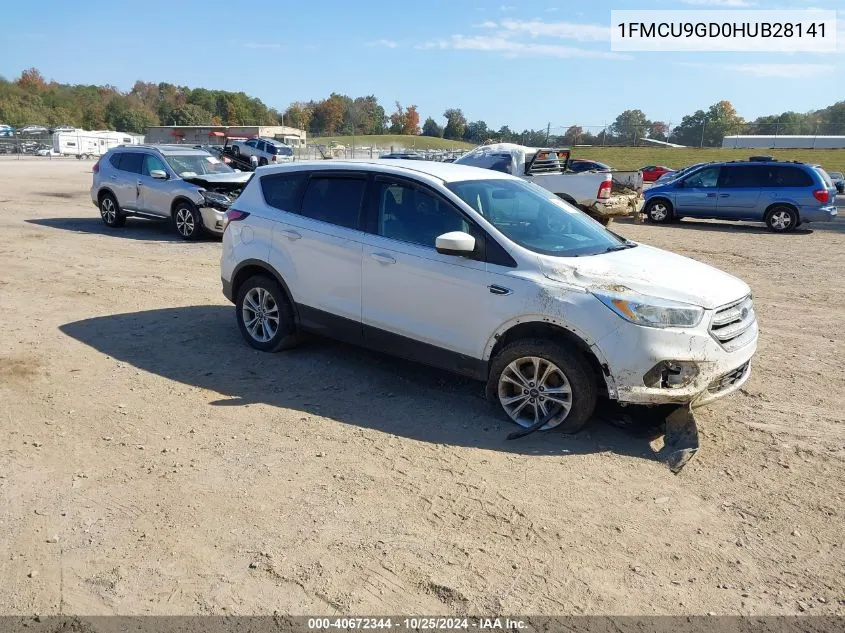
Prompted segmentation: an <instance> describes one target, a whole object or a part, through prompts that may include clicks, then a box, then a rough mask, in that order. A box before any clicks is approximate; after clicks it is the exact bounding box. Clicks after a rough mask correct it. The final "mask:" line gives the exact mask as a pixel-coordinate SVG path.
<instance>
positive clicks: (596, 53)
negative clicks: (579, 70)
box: [417, 35, 630, 59]
mask: <svg viewBox="0 0 845 633" xmlns="http://www.w3.org/2000/svg"><path fill="white" fill-rule="evenodd" d="M417 48H419V49H432V48H439V49H452V50H472V51H482V52H488V53H502V54H504V55H505V56H507V57H521V56H534V57H556V58H559V59H565V58H574V57H579V58H587V59H590V58H592V59H630V57H629V56H628V55H622V54H620V53H613V52H610V51H602V50H590V49H587V48H578V47H575V46H562V45H560V44H537V43H534V42H518V41H515V40H513V39H510V38H509V37H502V36H500V35H473V36H466V35H453V36H452V37H451V38H449V39H445V40H435V41H429V42H424V43H422V44H420V45H418V46H417Z"/></svg>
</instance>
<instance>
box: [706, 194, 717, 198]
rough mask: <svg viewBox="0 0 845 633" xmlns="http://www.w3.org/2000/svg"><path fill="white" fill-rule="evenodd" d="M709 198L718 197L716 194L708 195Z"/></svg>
mask: <svg viewBox="0 0 845 633" xmlns="http://www.w3.org/2000/svg"><path fill="white" fill-rule="evenodd" d="M707 197H708V198H715V197H716V194H715V193H708V194H707Z"/></svg>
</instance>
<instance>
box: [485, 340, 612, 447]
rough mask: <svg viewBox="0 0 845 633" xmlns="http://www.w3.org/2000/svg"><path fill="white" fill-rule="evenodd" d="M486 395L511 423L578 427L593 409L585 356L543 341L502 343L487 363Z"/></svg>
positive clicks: (593, 389)
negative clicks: (488, 371) (502, 346)
mask: <svg viewBox="0 0 845 633" xmlns="http://www.w3.org/2000/svg"><path fill="white" fill-rule="evenodd" d="M486 391H487V399H488V400H489V401H490V402H491V403H493V404H494V406H497V407H498V408H501V410H502V411H503V412H504V413H505V415H507V416H508V418H509V419H510V420H511V421H512V422H516V423H517V424H519V425H520V426H522V427H524V428H527V427H531V426H534V425H535V424H537V423H538V422H540V420H544V419H547V420H548V422H546V424H545V425H543V426H542V427H540V428H541V430H548V429H552V428H555V427H558V428H560V429H561V430H562V431H563V432H564V433H577V432H578V431H580V430H581V429H582V428H583V427H584V425H585V424H586V423H587V420H589V419H590V416H591V415H592V414H593V411H594V410H595V408H596V398H597V389H596V383H595V381H594V380H593V379H592V378H591V372H590V368H589V366H588V365H587V362H586V360H585V359H584V358H583V356H582V355H581V354H580V353H578V352H576V351H574V350H571V349H569V348H567V347H564V346H562V345H559V344H557V343H553V342H550V341H547V340H541V339H526V340H521V341H515V342H513V343H510V344H509V345H507V346H505V347H504V348H503V349H502V351H500V352H499V353H498V354H497V355H496V357H495V358H494V359H493V363H492V365H491V367H490V376H489V378H488V381H487V390H486Z"/></svg>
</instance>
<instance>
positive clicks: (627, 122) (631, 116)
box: [610, 110, 650, 145]
mask: <svg viewBox="0 0 845 633" xmlns="http://www.w3.org/2000/svg"><path fill="white" fill-rule="evenodd" d="M649 125H650V123H649V120H648V118H647V117H646V115H645V112H643V111H642V110H625V111H624V112H623V113H622V114H620V115H619V116H617V117H616V120H615V121H614V122H613V124H612V125H611V126H610V133H611V134H613V135H615V136H617V137H618V138H619V139H620V140H622V141H623V142H625V143H629V144H631V145H634V144H636V142H637V139H638V138H641V137H643V136H646V135H647V134H648V129H649Z"/></svg>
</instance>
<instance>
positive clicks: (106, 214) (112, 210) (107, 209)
mask: <svg viewBox="0 0 845 633" xmlns="http://www.w3.org/2000/svg"><path fill="white" fill-rule="evenodd" d="M100 215H101V216H103V219H104V220H105V221H106V223H107V224H114V221H115V220H116V219H117V207H116V206H115V204H114V200H112V199H111V198H103V201H102V202H101V203H100Z"/></svg>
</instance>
